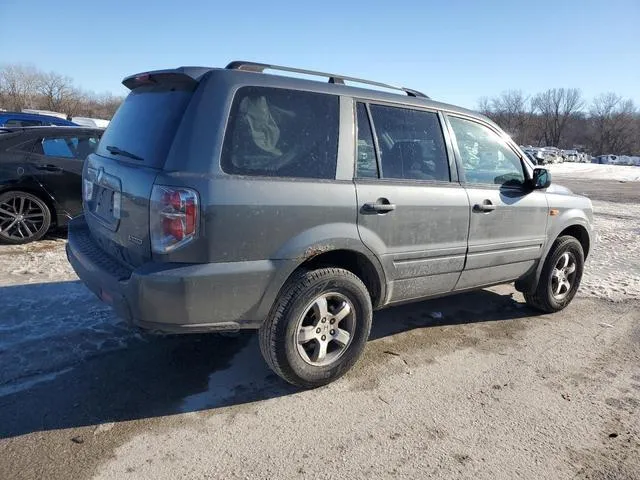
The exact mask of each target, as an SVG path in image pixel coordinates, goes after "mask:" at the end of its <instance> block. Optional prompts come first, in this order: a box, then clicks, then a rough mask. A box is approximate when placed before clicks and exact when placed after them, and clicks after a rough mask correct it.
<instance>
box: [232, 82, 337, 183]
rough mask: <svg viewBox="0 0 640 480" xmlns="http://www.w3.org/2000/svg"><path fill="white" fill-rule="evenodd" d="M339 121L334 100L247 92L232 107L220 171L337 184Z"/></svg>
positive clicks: (252, 89) (239, 94)
mask: <svg viewBox="0 0 640 480" xmlns="http://www.w3.org/2000/svg"><path fill="white" fill-rule="evenodd" d="M338 119H339V99H338V97H337V96H335V95H327V94H321V93H312V92H304V91H297V90H286V89H280V88H265V87H243V88H241V89H239V90H238V92H237V93H236V95H235V98H234V100H233V104H232V107H231V113H230V116H229V122H228V127H227V131H226V133H225V140H224V145H223V150H222V159H221V165H222V169H223V170H224V171H225V172H226V173H229V174H236V175H255V176H268V177H294V178H321V179H333V178H335V175H336V162H337V153H338Z"/></svg>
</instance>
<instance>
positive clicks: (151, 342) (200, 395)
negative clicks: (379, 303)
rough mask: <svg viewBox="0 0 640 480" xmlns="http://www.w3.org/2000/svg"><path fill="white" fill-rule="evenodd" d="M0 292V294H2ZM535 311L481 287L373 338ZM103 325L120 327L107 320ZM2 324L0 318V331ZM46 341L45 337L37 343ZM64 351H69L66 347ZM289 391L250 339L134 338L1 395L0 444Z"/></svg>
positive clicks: (399, 312) (389, 321)
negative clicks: (4, 440) (35, 434)
mask: <svg viewBox="0 0 640 480" xmlns="http://www.w3.org/2000/svg"><path fill="white" fill-rule="evenodd" d="M56 285H60V287H59V288H61V289H64V288H70V287H69V286H68V285H66V286H65V284H64V283H61V284H49V289H55V288H56ZM31 287H33V293H34V294H37V293H39V291H38V288H42V287H41V286H36V285H34V286H28V285H23V286H20V287H19V288H21V289H22V290H25V289H27V290H28V289H29V288H31ZM6 288H7V289H11V288H15V287H6ZM3 290H5V289H3V288H0V298H1V297H2V294H3ZM21 293H23V294H28V293H29V292H21ZM453 299H455V300H453ZM83 308H84V309H85V310H87V312H85V314H86V315H90V314H91V309H92V308H100V307H99V303H98V302H97V301H96V302H95V303H88V304H86V305H85V306H84V307H83ZM434 312H441V313H442V316H440V315H439V314H437V313H436V314H434ZM74 313H75V314H76V315H78V314H81V312H74ZM532 315H534V312H533V311H532V310H530V309H529V308H527V307H526V306H523V305H522V304H519V303H518V302H516V301H515V300H513V299H512V297H511V294H505V295H501V294H498V293H495V292H492V291H488V290H482V291H478V292H473V293H467V294H462V295H457V296H455V297H450V298H443V299H438V300H433V301H425V302H422V303H417V304H411V305H407V306H401V307H395V308H390V309H387V310H383V311H380V312H377V313H376V314H375V316H374V324H373V329H372V332H371V339H372V340H375V339H379V338H383V337H387V336H391V335H395V334H397V333H400V332H404V331H408V330H412V329H417V328H420V329H428V328H430V327H434V326H441V325H455V324H462V323H476V322H493V321H499V320H513V319H516V318H522V317H529V316H532ZM105 321H107V322H113V323H117V320H116V319H114V318H112V317H109V318H107V319H106V320H105ZM2 323H3V320H2V319H0V329H1V327H2ZM116 332H117V331H116ZM115 334H117V333H115ZM46 341H47V340H46V338H43V339H42V342H43V347H45V346H46V345H45V342H46ZM69 343H71V341H70V342H69ZM67 348H68V349H69V350H72V349H73V345H71V344H69V345H67ZM2 353H3V352H1V351H0V358H1V356H2V355H1V354H2ZM296 391H297V390H296V389H295V388H293V387H291V386H289V385H287V384H285V383H284V382H283V381H281V380H280V379H279V378H278V377H276V376H275V375H274V374H273V373H271V371H270V370H268V368H267V367H266V365H265V363H264V361H263V360H262V357H261V355H260V350H259V347H258V342H257V336H256V335H255V333H251V332H247V333H241V334H239V335H237V336H235V337H224V336H220V335H213V334H210V335H188V336H167V337H156V336H144V337H142V338H141V337H139V336H138V337H137V338H135V339H134V340H131V341H129V342H128V343H127V344H126V346H125V347H124V348H120V349H116V350H112V351H106V352H102V351H98V352H95V353H94V355H92V356H89V357H88V358H83V359H81V360H79V361H77V362H76V363H75V364H73V365H72V366H70V367H69V368H67V369H64V370H62V371H61V372H58V373H54V374H52V375H50V376H49V377H48V378H47V379H45V380H44V381H40V382H34V383H33V384H32V385H30V386H28V385H27V387H26V388H23V389H22V390H19V391H13V392H12V393H8V394H4V395H2V396H0V438H7V437H13V436H17V435H22V434H27V433H31V432H37V431H46V430H52V429H62V428H72V427H80V426H87V425H98V424H102V423H106V422H117V421H124V420H133V419H140V418H150V417H157V416H162V415H170V414H175V413H180V412H189V411H200V410H204V409H210V408H218V407H222V406H229V405H236V404H241V403H246V402H251V401H256V400H264V399H269V398H274V397H279V396H283V395H289V394H292V393H295V392H296Z"/></svg>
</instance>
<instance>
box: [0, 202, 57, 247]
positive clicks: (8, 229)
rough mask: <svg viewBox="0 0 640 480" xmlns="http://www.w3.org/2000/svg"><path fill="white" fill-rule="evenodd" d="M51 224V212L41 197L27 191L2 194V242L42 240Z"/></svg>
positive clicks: (0, 211)
mask: <svg viewBox="0 0 640 480" xmlns="http://www.w3.org/2000/svg"><path fill="white" fill-rule="evenodd" d="M50 226H51V212H50V211H49V207H47V204H46V203H44V202H43V201H42V200H41V199H39V198H38V197H36V196H35V195H32V194H30V193H27V192H20V191H11V192H5V193H3V194H2V195H0V242H2V243H8V244H12V245H22V244H25V243H29V242H33V241H35V240H40V239H41V238H42V237H44V235H45V234H46V233H47V231H48V230H49V227H50Z"/></svg>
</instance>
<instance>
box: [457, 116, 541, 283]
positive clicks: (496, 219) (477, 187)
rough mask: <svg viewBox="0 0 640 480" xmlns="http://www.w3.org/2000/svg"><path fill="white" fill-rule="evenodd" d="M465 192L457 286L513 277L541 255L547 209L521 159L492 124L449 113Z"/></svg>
mask: <svg viewBox="0 0 640 480" xmlns="http://www.w3.org/2000/svg"><path fill="white" fill-rule="evenodd" d="M448 121H449V124H450V127H451V131H452V138H453V139H454V146H455V151H456V155H457V157H458V159H459V163H460V167H461V168H460V173H461V177H462V180H463V181H464V186H465V189H466V191H467V194H468V195H469V202H470V207H471V208H470V222H469V250H468V254H467V262H466V265H465V269H464V272H463V273H462V275H461V276H460V281H459V282H458V284H457V285H456V290H464V289H467V288H472V287H479V286H483V285H489V284H495V283H499V282H503V281H504V282H506V281H511V280H515V279H516V278H518V277H520V276H521V275H522V274H524V273H525V272H526V271H527V270H528V269H529V268H530V267H531V266H533V264H534V263H535V262H536V260H537V259H539V258H540V256H541V254H542V248H543V245H544V243H545V239H546V230H547V219H548V215H549V208H548V204H547V198H546V194H545V192H544V191H541V190H532V189H531V188H530V187H528V185H527V177H528V174H527V173H526V169H525V167H524V163H523V159H521V158H520V156H519V155H518V153H517V152H516V150H515V149H514V148H512V146H511V145H510V144H509V143H508V142H507V141H505V140H504V139H503V138H502V137H501V136H500V135H499V134H498V132H497V131H496V130H494V129H493V128H492V127H491V126H489V125H487V124H484V123H480V122H478V121H476V120H474V119H471V118H466V117H458V116H453V115H449V116H448Z"/></svg>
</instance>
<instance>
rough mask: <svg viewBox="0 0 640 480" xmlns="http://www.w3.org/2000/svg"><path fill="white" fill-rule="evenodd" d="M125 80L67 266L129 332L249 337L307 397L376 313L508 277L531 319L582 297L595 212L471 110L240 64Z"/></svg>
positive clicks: (333, 371)
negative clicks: (533, 313)
mask: <svg viewBox="0 0 640 480" xmlns="http://www.w3.org/2000/svg"><path fill="white" fill-rule="evenodd" d="M267 71H268V72H270V73H266V72H267ZM274 71H277V72H280V73H281V74H280V75H276V74H273V73H271V72H274ZM288 73H293V74H295V75H289V76H287V74H288ZM298 74H306V75H307V76H310V75H312V76H316V77H325V78H328V82H321V81H314V80H308V79H302V78H299V77H300V75H298ZM346 82H349V83H350V85H347V84H346ZM356 83H357V84H359V85H361V87H356V86H354V85H352V84H356ZM123 84H124V85H125V86H126V87H127V88H129V89H130V93H129V95H128V97H127V98H126V100H125V101H124V103H123V104H122V106H121V107H120V108H119V110H118V111H117V113H116V114H115V116H114V118H113V120H112V121H111V123H110V124H109V126H108V128H107V130H106V131H105V133H104V135H103V137H102V139H101V141H100V143H99V145H98V148H97V150H96V152H95V153H92V154H91V155H89V157H88V158H87V161H86V162H85V165H84V171H83V214H82V215H81V216H79V217H76V218H75V219H74V220H73V221H72V222H71V225H70V228H69V242H68V244H67V256H68V258H69V261H70V262H71V264H72V266H73V268H74V269H75V271H76V272H77V274H78V276H79V277H80V278H81V279H82V281H83V282H85V283H86V285H87V286H88V287H89V288H90V289H91V290H92V291H93V292H94V293H95V294H96V295H97V296H98V297H99V298H100V299H101V300H102V301H104V302H106V303H108V304H110V305H112V306H113V308H114V309H115V311H116V312H117V313H118V315H120V316H121V317H122V318H124V319H126V320H127V321H128V322H130V323H131V324H132V325H134V326H137V327H141V328H143V329H146V330H150V331H156V332H169V333H190V332H224V331H237V330H240V329H256V330H259V337H260V347H261V350H262V353H263V355H264V358H265V360H266V362H267V363H268V364H269V365H270V367H271V368H272V369H273V370H274V371H275V372H276V373H277V374H278V375H280V376H281V377H282V378H283V379H284V380H286V381H288V382H290V383H293V384H295V385H299V386H302V387H307V388H311V387H317V386H320V385H323V384H326V383H329V382H331V381H332V380H334V379H336V378H338V377H340V376H341V375H342V374H344V373H345V372H346V371H347V370H349V368H350V367H351V366H353V364H354V363H355V362H356V361H357V359H358V357H359V356H360V355H361V353H362V351H363V349H364V347H365V344H366V341H367V338H368V336H369V331H370V328H371V321H372V312H373V311H374V310H376V309H381V308H384V307H389V306H392V305H398V304H401V303H405V302H414V301H420V300H424V299H428V298H435V297H440V296H444V295H450V294H454V293H459V292H465V291H468V290H473V289H479V288H483V287H488V286H491V285H496V284H501V283H508V282H515V287H516V289H518V290H519V291H521V292H523V294H524V298H525V299H526V302H527V303H528V304H529V305H531V306H533V307H535V308H537V309H539V310H541V311H543V312H555V311H559V310H561V309H563V308H564V307H566V306H567V305H568V304H569V302H571V300H572V298H573V297H574V295H575V294H576V291H577V289H578V287H579V285H580V280H581V277H582V273H583V267H584V262H585V258H587V256H588V255H589V251H590V249H591V248H592V237H593V235H592V221H593V218H592V206H591V203H590V201H589V200H588V199H587V198H584V197H581V196H577V195H573V194H572V193H571V192H570V191H569V190H567V189H566V188H563V187H559V186H556V185H551V176H550V173H549V172H548V171H547V170H545V169H543V168H536V167H535V166H534V165H533V164H532V163H531V161H530V160H529V159H528V158H527V156H526V155H525V154H524V153H523V152H522V150H520V148H519V147H518V146H517V145H516V144H515V143H514V142H513V141H512V140H511V139H510V138H509V137H508V136H507V135H506V134H505V133H504V132H503V131H502V130H501V129H500V128H499V127H498V126H497V125H495V124H494V123H493V122H491V121H490V120H488V119H487V118H485V117H483V116H481V115H479V114H477V113H475V112H472V111H469V110H465V109H463V108H459V107H455V106H452V105H447V104H444V103H439V102H435V101H432V100H431V99H430V98H429V97H427V96H426V95H424V94H423V93H421V92H419V91H416V90H412V89H407V88H399V87H393V86H390V85H385V84H381V83H379V82H374V81H369V80H364V79H358V78H351V77H345V76H343V75H334V74H326V73H322V72H314V71H305V70H299V69H295V68H289V67H280V66H275V65H265V64H259V63H251V62H233V63H231V64H229V65H228V66H227V67H226V68H201V67H182V68H177V69H169V70H160V71H152V72H146V73H140V74H137V75H133V76H130V77H127V78H125V79H124V80H123ZM362 86H374V87H376V89H369V88H362ZM382 88H384V89H385V91H382ZM391 90H394V92H391ZM212 354H215V353H214V352H212Z"/></svg>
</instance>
